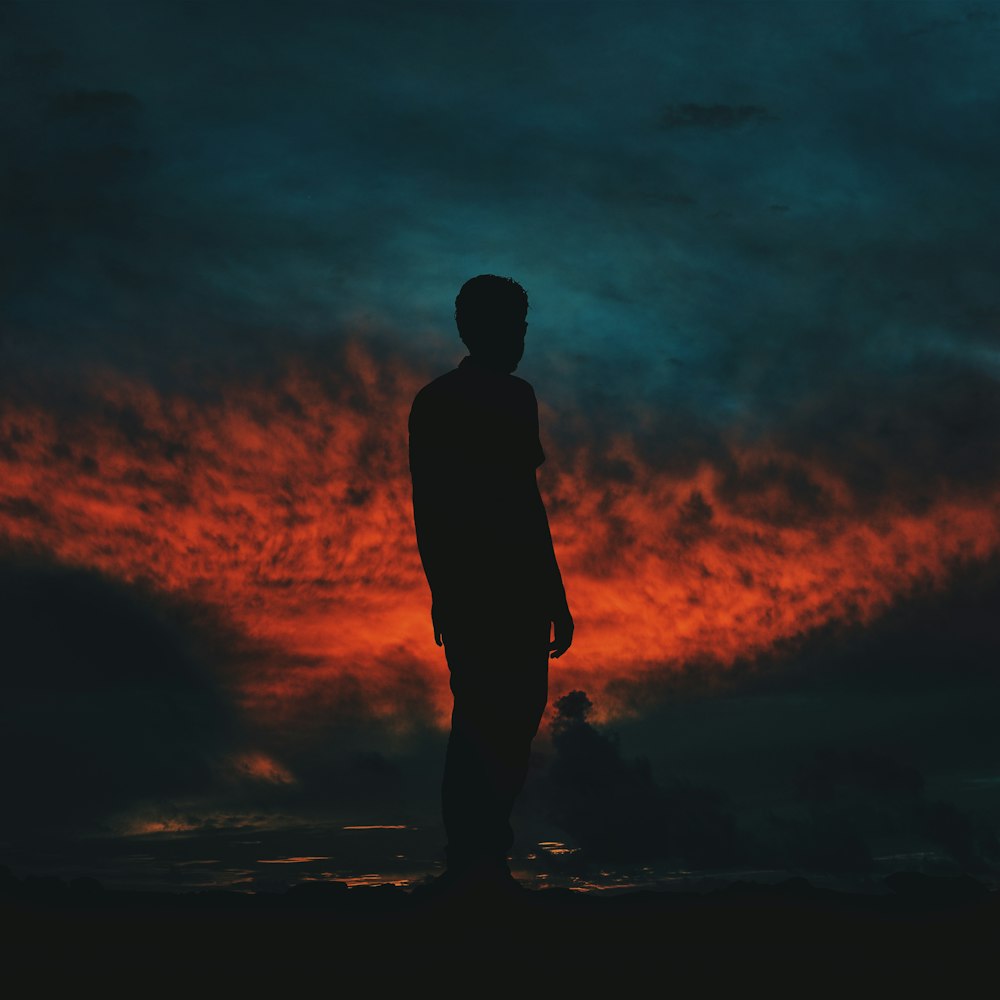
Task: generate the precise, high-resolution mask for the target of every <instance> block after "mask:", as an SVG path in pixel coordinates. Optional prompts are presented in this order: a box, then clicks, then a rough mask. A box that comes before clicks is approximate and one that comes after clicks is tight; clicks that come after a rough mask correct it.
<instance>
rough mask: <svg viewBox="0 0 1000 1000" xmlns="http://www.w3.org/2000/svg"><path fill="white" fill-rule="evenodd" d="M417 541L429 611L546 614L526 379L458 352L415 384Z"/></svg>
mask: <svg viewBox="0 0 1000 1000" xmlns="http://www.w3.org/2000/svg"><path fill="white" fill-rule="evenodd" d="M409 435H410V473H411V476H412V480H413V515H414V523H415V527H416V532H417V544H418V546H419V549H420V556H421V560H422V561H423V565H424V570H425V572H426V574H427V580H428V583H429V585H430V588H431V593H432V595H433V599H434V604H435V609H436V611H437V612H438V613H439V614H440V615H442V616H444V617H448V616H450V615H452V614H457V615H460V616H468V615H475V616H476V617H482V616H487V617H492V616H494V615H500V616H503V617H506V616H509V615H512V614H514V615H516V614H526V613H535V614H537V613H549V612H551V613H553V614H554V613H555V612H556V611H557V610H558V608H559V606H560V604H564V603H565V592H564V590H563V586H562V580H561V577H560V575H559V568H558V565H557V564H556V560H555V555H554V553H553V550H552V538H551V535H550V533H549V526H548V519H547V518H546V515H545V507H544V505H543V503H542V499H541V495H540V494H539V492H538V485H537V481H536V478H535V470H536V469H537V468H538V466H539V465H541V464H542V462H544V461H545V453H544V452H543V450H542V445H541V442H540V440H539V436H538V402H537V400H536V399H535V393H534V390H533V389H532V387H531V385H530V384H529V383H528V382H526V381H525V380H524V379H521V378H518V377H517V376H515V375H505V374H497V373H495V372H492V371H490V370H488V369H485V368H483V367H481V366H480V365H477V364H476V362H475V361H474V359H473V358H472V357H466V358H464V359H463V360H462V362H461V363H460V364H459V366H458V367H457V368H455V369H454V370H452V371H450V372H447V373H446V374H444V375H441V376H440V377H439V378H436V379H435V380H434V381H433V382H430V383H429V384H428V385H426V386H424V387H423V389H421V390H420V392H418V393H417V395H416V398H415V399H414V401H413V406H412V408H411V411H410V419H409Z"/></svg>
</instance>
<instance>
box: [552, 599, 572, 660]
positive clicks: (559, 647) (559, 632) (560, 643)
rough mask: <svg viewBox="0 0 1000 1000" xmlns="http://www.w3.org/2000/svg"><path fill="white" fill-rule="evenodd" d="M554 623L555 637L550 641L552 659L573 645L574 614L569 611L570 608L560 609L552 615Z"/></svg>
mask: <svg viewBox="0 0 1000 1000" xmlns="http://www.w3.org/2000/svg"><path fill="white" fill-rule="evenodd" d="M552 625H553V627H554V629H555V639H554V640H553V641H552V642H550V643H549V653H550V656H551V659H553V660H555V659H558V658H559V657H560V656H562V655H563V653H565V652H566V650H567V649H569V647H570V646H572V645H573V616H572V615H571V614H570V613H569V608H564V609H562V610H561V611H558V612H557V613H556V614H555V615H554V616H553V617H552Z"/></svg>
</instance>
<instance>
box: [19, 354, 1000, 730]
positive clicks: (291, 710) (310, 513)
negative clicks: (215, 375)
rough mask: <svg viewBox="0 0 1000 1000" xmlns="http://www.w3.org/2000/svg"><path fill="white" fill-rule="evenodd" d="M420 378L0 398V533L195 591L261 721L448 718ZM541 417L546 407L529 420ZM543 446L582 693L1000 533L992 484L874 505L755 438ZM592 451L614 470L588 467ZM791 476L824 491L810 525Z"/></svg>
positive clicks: (742, 642) (118, 387) (845, 603)
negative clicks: (685, 458)
mask: <svg viewBox="0 0 1000 1000" xmlns="http://www.w3.org/2000/svg"><path fill="white" fill-rule="evenodd" d="M428 377H429V376H428V375H427V373H423V374H420V373H417V372H414V371H412V370H410V369H408V368H406V367H405V366H403V365H401V364H397V363H392V362H385V361H376V360H375V359H374V358H373V357H372V356H371V355H370V354H368V353H367V352H366V351H365V350H364V349H363V348H362V347H360V346H358V345H351V346H349V347H348V348H346V349H345V352H344V355H343V359H342V364H341V366H340V368H339V370H337V371H336V372H333V371H331V372H326V373H324V372H318V371H315V370H313V371H310V370H307V369H306V367H305V366H304V365H303V364H302V363H296V362H291V363H289V365H288V367H287V369H286V370H285V371H284V372H283V373H282V374H281V376H280V377H278V378H274V379H271V380H265V379H263V378H261V379H259V380H258V381H256V382H246V381H245V382H242V383H234V384H226V385H211V386H205V387H203V389H202V391H201V392H200V393H199V394H198V395H197V396H195V395H183V394H179V393H170V392H166V391H162V390H156V389H155V388H153V387H152V386H151V385H149V384H145V383H142V382H138V381H135V380H131V379H127V378H124V377H122V376H120V375H117V374H114V373H110V372H106V373H103V374H101V375H97V376H93V377H92V378H90V380H89V381H88V382H87V385H86V387H85V390H84V394H83V401H82V404H81V405H76V406H74V407H73V408H72V410H71V411H69V410H67V409H58V410H57V409H46V408H45V407H43V406H41V405H39V404H37V403H22V404H14V403H10V402H8V403H7V404H6V405H5V406H4V407H3V408H2V410H0V537H6V538H7V539H8V540H10V541H11V542H13V543H15V544H23V545H28V546H32V547H37V548H41V549H43V550H45V551H48V552H50V553H52V554H53V555H54V556H56V557H57V558H58V559H60V560H62V561H65V562H67V563H72V564H78V565H85V566H90V567H95V568H97V569H100V570H102V571H104V572H106V573H109V574H112V575H114V576H117V577H119V578H122V579H124V580H128V581H143V582H144V583H146V584H148V585H152V586H154V587H156V588H159V589H161V590H163V591H167V592H172V593H177V594H183V595H186V596H188V597H191V598H194V599H196V600H199V601H202V602H205V603H206V604H208V605H210V606H211V607H212V608H213V609H215V610H216V611H217V612H218V613H219V614H221V615H223V616H224V617H225V618H226V619H227V620H229V621H230V622H231V623H232V624H233V625H234V626H235V627H236V628H238V629H239V630H240V631H241V632H242V633H243V634H244V635H246V636H247V637H248V639H250V640H253V641H254V642H257V643H260V644H261V645H262V646H263V647H265V648H267V649H269V650H272V651H274V652H273V655H271V656H270V657H269V658H265V659H263V660H261V659H260V658H255V659H253V660H249V659H248V661H247V663H246V664H245V665H244V668H243V670H242V671H241V672H239V673H238V674H237V676H236V677H235V678H234V679H233V683H234V686H235V690H236V693H237V696H238V698H239V700H240V702H241V704H242V705H243V707H244V708H245V709H246V710H247V711H248V712H250V713H252V714H253V715H254V716H255V717H258V718H259V719H262V720H267V721H268V722H269V723H270V724H280V723H281V722H282V720H286V719H288V718H291V717H293V716H294V715H295V713H296V711H297V710H298V708H299V707H300V706H301V705H302V704H304V703H307V702H315V701H316V700H319V701H324V702H325V701H327V700H328V699H329V698H331V697H337V696H338V692H352V697H356V698H358V699H360V701H361V702H362V703H363V706H364V708H365V710H366V711H368V712H371V713H374V714H375V715H377V716H381V717H383V718H385V719H387V720H394V719H396V718H398V717H399V716H400V713H401V712H402V711H403V706H405V705H409V704H412V701H413V699H414V698H418V699H419V698H429V700H430V702H431V704H432V706H433V708H434V709H435V711H436V712H437V715H438V717H439V719H440V720H441V721H442V722H444V721H445V720H446V718H447V713H448V711H449V708H450V705H449V692H448V688H447V670H446V667H445V663H444V656H443V652H442V650H441V649H439V648H438V647H437V646H435V645H434V644H433V639H432V633H431V625H430V616H429V595H428V592H427V589H426V584H425V582H424V579H423V574H422V571H421V568H420V563H419V558H418V555H417V551H416V544H415V539H414V533H413V526H412V519H411V507H410V492H409V479H408V471H407V456H406V451H407V441H406V418H407V414H408V411H409V405H410V402H411V400H412V398H413V395H414V394H415V392H416V391H417V389H418V388H419V387H420V386H421V385H422V384H423V383H424V382H425V381H427V379H428ZM558 419H559V415H558V414H554V413H549V412H547V411H544V410H543V436H546V435H545V431H546V429H552V428H554V427H555V426H556V421H558ZM547 452H548V454H549V462H547V463H546V465H544V466H543V467H542V469H541V471H540V481H541V486H542V492H543V495H544V496H545V497H546V500H547V502H548V505H549V511H550V520H551V524H552V529H553V536H554V539H555V545H556V550H557V553H558V555H559V558H560V564H561V566H562V568H563V576H564V579H565V581H566V586H567V592H568V594H569V597H570V602H571V606H572V608H573V611H574V615H575V617H576V621H577V636H576V641H575V644H574V648H573V649H572V650H571V652H570V653H569V654H567V656H566V657H564V658H563V659H562V660H559V661H553V665H552V687H553V691H554V692H555V691H564V690H567V689H569V688H570V687H584V688H586V690H587V691H589V692H592V693H596V700H597V701H598V704H601V701H602V692H603V691H604V688H605V687H606V685H607V684H608V682H609V681H626V682H627V681H629V680H633V679H634V680H640V679H643V678H645V677H647V676H649V674H650V673H651V672H658V671H664V670H670V669H675V668H677V667H679V666H680V665H682V664H684V663H686V662H691V661H695V662H713V663H717V664H720V665H726V664H728V663H732V662H733V661H734V660H735V659H736V658H737V657H740V656H744V655H752V654H754V653H756V652H762V651H765V650H767V649H768V648H770V647H771V646H773V645H774V644H775V643H776V642H778V641H781V640H787V639H788V638H790V637H794V636H796V635H800V634H803V633H805V632H807V631H809V630H810V629H812V628H814V627H816V626H819V625H822V624H825V623H827V622H829V621H831V620H851V621H861V622H864V621H869V620H871V619H872V618H873V617H874V616H876V615H878V614H879V613H880V611H882V610H884V609H885V608H886V607H887V606H888V605H889V604H891V603H892V602H893V601H894V600H896V599H897V598H898V597H899V596H901V595H902V594H904V593H905V592H906V591H908V590H909V589H910V588H911V587H912V586H913V585H914V584H916V583H918V582H927V581H931V582H937V583H944V582H945V581H946V580H947V578H948V576H949V574H950V572H951V570H952V569H953V567H954V566H955V564H956V563H957V562H960V561H962V560H976V559H982V558H985V557H987V556H989V555H990V554H992V553H993V552H995V551H996V550H997V548H998V543H1000V522H998V514H997V510H998V507H997V499H998V495H997V494H998V493H1000V490H998V491H995V492H994V494H993V495H992V496H987V497H985V498H984V497H983V495H982V494H979V495H973V494H971V493H962V492H961V491H960V490H958V489H957V488H950V487H949V486H948V485H947V484H945V483H942V484H939V485H938V487H937V495H936V496H935V497H933V498H932V499H931V500H930V502H927V503H924V504H923V505H922V506H921V508H920V510H919V513H915V512H914V511H913V510H912V509H910V507H908V506H907V505H906V503H905V502H904V501H903V498H893V497H891V496H887V497H885V498H884V499H883V500H881V501H880V502H879V503H878V504H877V505H876V506H875V507H874V508H873V507H872V502H871V500H868V501H867V502H866V503H865V504H864V505H862V504H860V503H859V502H858V500H857V498H855V497H854V496H853V495H852V493H851V490H850V489H849V487H848V486H847V484H846V483H845V482H844V481H843V479H841V478H840V477H838V475H837V474H836V473H835V472H834V471H833V470H831V469H826V468H823V467H821V466H820V465H819V464H818V463H817V462H815V461H813V460H811V459H810V458H809V457H808V456H801V455H795V454H791V453H783V452H780V451H778V450H775V449H769V448H767V447H765V446H756V447H748V446H745V445H743V446H737V445H735V444H734V445H733V447H732V449H731V456H730V461H731V463H732V465H731V466H730V467H727V469H726V470H725V474H724V473H723V470H721V469H720V468H718V467H717V466H714V465H713V464H712V463H710V462H709V461H707V460H706V461H705V462H704V463H703V464H702V465H701V466H700V467H699V468H698V469H697V471H695V472H694V473H692V474H690V475H688V476H677V475H672V474H667V473H665V472H664V471H662V470H659V469H657V468H654V467H651V466H650V465H649V464H648V463H647V462H644V461H643V460H642V458H641V457H640V455H639V454H638V452H637V450H636V448H635V446H634V444H633V442H631V441H630V439H629V438H628V437H627V436H626V435H621V436H619V437H617V438H612V439H610V440H608V441H604V442H589V443H588V442H582V443H580V444H579V445H578V446H577V447H575V449H573V450H572V451H570V452H568V453H561V454H558V453H556V452H555V451H554V449H553V448H552V447H551V446H547ZM609 462H613V463H614V464H615V466H616V467H617V468H619V469H625V470H627V473H628V474H627V475H626V476H619V477H616V478H615V479H613V480H612V479H609V478H608V477H607V476H602V473H601V472H600V470H601V469H602V468H607V467H608V463H609ZM791 473H794V476H790V474H791ZM741 477H742V480H743V481H745V483H746V484H747V486H746V489H745V490H740V489H736V490H734V488H733V482H734V481H735V482H736V483H739V482H740V481H741ZM791 479H794V480H795V481H801V482H807V483H808V484H809V488H810V489H811V490H813V492H814V494H815V495H818V496H821V497H822V499H823V502H822V504H818V505H815V506H814V507H811V508H809V511H808V512H809V515H810V516H808V517H806V516H804V515H805V513H806V511H805V508H804V507H802V506H801V505H800V506H797V500H796V497H795V495H794V494H793V493H790V492H789V490H790V487H789V482H790V481H791ZM796 514H798V515H801V516H793V515H796ZM779 515H780V516H779ZM607 705H608V708H609V710H612V711H613V710H614V708H615V705H614V702H613V701H608V702H607ZM400 721H405V720H400Z"/></svg>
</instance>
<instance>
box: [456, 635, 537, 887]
mask: <svg viewBox="0 0 1000 1000" xmlns="http://www.w3.org/2000/svg"><path fill="white" fill-rule="evenodd" d="M549 627H550V622H549V620H547V619H546V620H544V621H543V620H542V619H541V618H540V617H538V616H537V615H534V616H531V617H528V618H527V619H526V620H525V619H519V620H518V621H516V622H514V623H507V624H504V625H503V626H498V625H497V624H496V623H495V622H492V623H490V624H489V625H476V624H474V623H470V622H462V623H461V624H460V625H459V626H452V627H448V628H445V629H444V630H443V640H444V647H445V655H446V657H447V661H448V670H449V672H450V675H451V690H452V693H453V694H454V696H455V703H454V709H453V711H452V716H451V735H450V736H449V738H448V750H447V755H446V757H445V768H444V781H443V782H442V796H441V798H442V813H443V817H444V826H445V832H446V834H447V836H448V847H447V856H448V867H449V870H453V871H456V870H458V871H460V870H463V869H471V868H478V867H482V866H494V865H503V866H506V859H507V855H508V852H509V851H510V848H511V845H512V844H513V842H514V833H513V830H512V829H511V825H510V813H511V809H512V807H513V805H514V800H515V799H516V798H517V795H518V793H519V792H520V791H521V788H522V786H523V785H524V780H525V777H526V776H527V772H528V758H529V754H530V752H531V741H532V739H533V738H534V736H535V733H536V732H537V731H538V725H539V723H540V722H541V718H542V713H543V712H544V711H545V703H546V700H547V699H548V666H549V641H550V639H549Z"/></svg>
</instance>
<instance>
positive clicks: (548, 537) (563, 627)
mask: <svg viewBox="0 0 1000 1000" xmlns="http://www.w3.org/2000/svg"><path fill="white" fill-rule="evenodd" d="M531 402H532V416H533V422H534V433H535V440H536V441H537V442H538V446H537V448H538V456H539V457H538V462H539V463H541V462H543V461H544V460H545V452H544V451H543V450H542V446H541V443H540V440H539V427H538V400H537V399H536V398H535V393H534V390H532V392H531ZM531 478H532V480H533V484H534V497H533V501H535V504H534V505H535V511H534V517H535V523H536V525H537V527H536V531H537V536H538V545H539V548H540V550H541V553H542V568H541V572H542V578H543V580H544V581H545V595H546V600H547V602H548V605H549V614H550V615H551V618H550V621H551V622H552V623H553V626H554V629H555V637H554V640H553V642H551V643H550V644H549V651H550V652H551V653H552V656H553V658H558V657H560V656H562V654H563V653H565V652H566V650H567V649H569V647H570V645H571V644H572V642H573V628H574V624H573V616H572V615H571V614H570V610H569V603H568V601H567V600H566V588H565V586H564V585H563V579H562V573H561V572H560V571H559V562H558V560H557V559H556V552H555V547H554V546H553V544H552V531H551V529H550V528H549V518H548V514H547V513H546V511H545V503H544V501H543V500H542V494H541V492H540V491H539V489H538V480H537V478H536V476H535V473H534V472H532V477H531Z"/></svg>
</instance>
